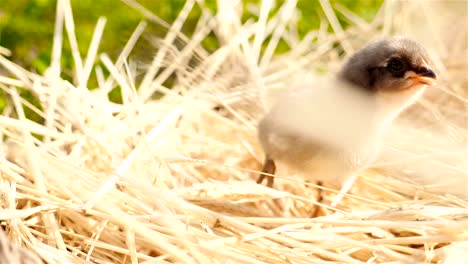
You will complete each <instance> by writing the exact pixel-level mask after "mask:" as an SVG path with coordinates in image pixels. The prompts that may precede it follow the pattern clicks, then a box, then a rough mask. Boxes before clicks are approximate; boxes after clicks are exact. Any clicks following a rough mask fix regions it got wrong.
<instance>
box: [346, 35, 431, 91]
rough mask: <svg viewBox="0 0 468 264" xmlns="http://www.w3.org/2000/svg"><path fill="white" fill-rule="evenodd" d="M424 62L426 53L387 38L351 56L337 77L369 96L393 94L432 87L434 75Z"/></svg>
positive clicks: (405, 40) (412, 43) (404, 41)
mask: <svg viewBox="0 0 468 264" xmlns="http://www.w3.org/2000/svg"><path fill="white" fill-rule="evenodd" d="M428 60H429V59H428V55H427V52H426V51H425V50H424V48H423V47H421V46H420V45H419V44H418V43H416V42H415V41H413V40H411V39H408V38H405V37H387V38H384V39H380V40H377V41H374V42H371V43H370V44H368V45H367V46H366V47H364V48H363V49H361V50H360V51H358V52H357V53H356V54H354V55H353V56H352V57H351V58H350V59H349V60H348V61H347V63H346V64H345V65H344V66H343V69H342V70H341V72H340V74H339V76H340V78H342V79H344V80H346V81H348V82H350V83H352V84H354V85H356V86H358V87H362V88H364V89H365V90H367V91H370V92H396V91H401V90H406V89H409V88H412V87H416V86H417V87H421V86H423V85H425V84H426V85H432V84H433V83H434V81H435V79H436V74H435V73H434V71H433V70H431V69H430V68H429V66H428V62H429V61H428Z"/></svg>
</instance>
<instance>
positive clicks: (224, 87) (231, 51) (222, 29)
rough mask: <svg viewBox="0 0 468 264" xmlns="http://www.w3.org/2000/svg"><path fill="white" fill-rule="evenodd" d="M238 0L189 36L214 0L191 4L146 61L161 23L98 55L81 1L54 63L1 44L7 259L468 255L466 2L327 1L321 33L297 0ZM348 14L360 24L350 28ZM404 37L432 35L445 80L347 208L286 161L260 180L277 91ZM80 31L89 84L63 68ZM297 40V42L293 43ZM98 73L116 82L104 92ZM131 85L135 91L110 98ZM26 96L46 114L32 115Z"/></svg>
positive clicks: (63, 24) (305, 259) (79, 62)
mask: <svg viewBox="0 0 468 264" xmlns="http://www.w3.org/2000/svg"><path fill="white" fill-rule="evenodd" d="M126 2H127V3H128V4H129V5H131V6H133V7H134V8H137V9H140V10H141V11H142V12H144V14H145V15H146V16H147V18H148V20H149V21H151V22H150V23H158V21H159V20H158V18H156V17H153V16H152V15H151V13H149V12H148V11H147V10H143V8H142V7H141V6H139V5H138V4H137V3H136V2H133V1H130V0H128V1H126ZM235 2H236V1H232V2H231V1H219V8H218V9H219V11H218V13H217V14H211V13H210V12H209V11H208V10H206V9H203V15H202V17H201V18H200V21H199V22H198V24H197V26H196V31H195V33H194V34H193V36H191V37H190V38H187V37H185V36H184V35H182V33H180V29H181V27H182V26H183V24H184V21H185V19H186V17H187V14H188V13H189V11H190V10H191V9H192V8H193V6H194V5H196V4H197V3H196V2H195V1H187V2H186V4H185V7H184V9H183V10H182V12H181V13H180V15H179V17H178V18H177V20H176V21H175V22H174V23H173V24H172V25H170V26H169V28H168V33H167V35H166V36H165V37H164V38H163V39H161V40H158V41H155V42H154V43H156V46H157V47H156V52H155V54H154V59H153V60H152V62H151V63H149V64H148V65H146V66H145V67H144V69H143V71H141V70H139V69H141V68H139V67H137V65H136V64H135V63H134V62H132V60H131V59H130V56H131V54H132V52H133V48H134V45H135V43H137V42H138V40H139V39H140V37H141V35H142V34H143V32H144V28H145V25H146V24H145V23H142V24H140V25H139V26H138V28H136V30H135V32H134V33H133V35H132V36H131V38H130V39H129V41H128V43H127V45H126V46H125V47H123V50H122V52H121V54H120V56H119V57H118V59H116V60H115V61H112V60H111V59H110V58H109V56H108V55H106V53H98V46H99V43H100V39H101V35H102V33H103V31H104V28H105V22H106V21H105V19H100V20H99V21H98V22H97V24H96V28H95V31H94V35H93V39H92V42H91V43H90V46H89V49H88V51H87V53H86V54H80V52H79V51H78V49H77V41H76V38H77V37H79V36H75V34H74V31H73V16H72V11H71V7H70V5H69V1H58V5H57V17H56V21H57V24H56V27H55V37H54V45H53V49H52V62H51V65H50V68H49V69H48V71H47V72H46V73H45V74H44V75H38V74H36V73H34V72H30V71H27V70H25V69H23V68H21V67H20V66H18V65H16V64H14V63H13V62H12V61H10V60H9V59H8V53H9V51H8V50H7V49H4V48H1V49H0V52H1V56H0V64H1V65H2V67H3V71H4V72H8V74H5V75H3V76H0V87H1V89H2V90H3V92H4V93H5V94H6V95H7V96H8V98H9V101H8V104H7V106H6V108H5V110H4V113H3V115H2V116H1V117H0V124H1V125H0V128H1V133H2V135H3V144H2V145H1V152H0V153H1V154H2V156H1V157H2V158H1V167H0V168H1V180H0V181H1V182H0V190H1V196H0V197H1V200H0V202H1V205H2V209H1V213H0V217H1V220H2V227H3V230H5V233H6V234H7V236H5V235H0V242H1V246H2V248H3V249H4V250H2V252H1V258H2V261H1V262H2V263H20V262H21V261H22V263H38V262H39V261H38V260H37V257H40V258H41V259H42V260H43V261H45V262H47V263H89V262H91V263H466V261H467V259H468V256H467V252H468V242H467V241H468V203H467V200H466V198H467V196H466V193H467V188H468V180H467V179H468V172H467V168H468V167H467V164H468V162H467V146H468V145H467V135H468V128H467V123H466V122H467V115H466V113H467V112H466V111H467V107H468V96H467V95H468V79H467V75H466V73H467V69H468V67H467V66H468V65H467V61H468V60H467V57H466V56H467V54H466V51H467V39H468V38H467V28H468V26H467V24H466V13H465V10H466V7H467V6H466V2H464V1H451V2H444V1H440V2H437V1H433V2H431V4H429V3H428V2H425V1H417V2H416V1H414V2H409V1H408V2H401V3H398V2H394V1H387V2H385V3H384V4H383V6H382V8H381V10H380V11H379V13H378V14H377V16H376V18H375V19H374V20H373V21H372V22H371V23H368V22H366V21H364V20H363V19H361V18H359V17H358V16H356V15H354V14H353V13H351V12H349V11H347V10H346V9H345V8H343V7H341V6H339V5H334V6H333V8H332V7H331V5H330V3H329V2H328V1H326V0H321V1H320V4H321V6H322V8H323V11H324V12H323V14H325V15H324V17H323V21H322V26H321V28H320V29H319V30H317V31H311V32H310V33H309V34H308V35H307V36H306V37H305V38H303V39H300V38H299V37H298V34H297V32H296V30H295V28H296V23H297V18H298V16H299V15H300V10H298V9H297V8H296V7H295V1H285V3H284V4H283V5H282V6H281V7H280V11H279V12H278V13H277V14H275V15H273V16H270V17H269V16H268V12H269V10H270V8H271V5H270V4H271V1H262V3H261V5H260V6H259V8H258V9H257V11H258V14H259V19H258V21H253V20H248V21H247V22H246V23H243V24H242V23H240V18H239V17H240V14H241V12H242V10H240V8H239V5H236V4H235ZM337 15H339V16H342V17H344V18H345V19H347V20H348V21H349V22H350V23H351V24H352V26H351V27H349V28H348V29H346V30H343V29H342V28H341V26H340V24H339V23H337V19H336V17H337ZM159 22H160V21H159ZM329 26H330V28H331V29H332V31H333V32H330V30H327V28H329ZM447 29H450V30H447ZM212 32H214V33H215V34H216V36H217V37H218V39H219V41H220V45H221V47H220V48H219V49H218V50H217V51H216V52H214V53H212V54H209V53H208V52H206V51H205V50H203V48H202V46H201V44H200V42H201V40H203V39H204V38H205V37H206V36H207V35H208V34H210V33H212ZM396 33H398V34H400V33H401V34H407V35H411V36H413V37H414V38H416V39H418V40H420V41H421V42H422V43H423V45H424V46H426V47H427V49H428V50H429V52H430V54H431V57H432V58H433V60H434V65H435V67H436V69H437V70H438V73H439V75H440V76H441V80H440V82H439V85H438V86H437V87H435V88H433V89H431V90H430V91H428V93H427V94H426V96H425V97H424V98H423V99H422V100H421V101H420V102H419V103H418V104H417V105H415V106H414V107H413V108H411V109H410V110H409V111H407V112H406V113H405V115H404V116H403V117H402V118H400V120H399V122H398V124H397V125H396V126H395V128H394V129H393V131H392V132H391V133H390V135H389V137H388V139H387V140H386V146H385V148H384V150H383V152H382V155H381V158H380V159H379V160H378V161H377V162H376V164H375V166H373V167H372V168H370V169H369V170H366V171H365V172H363V173H362V175H361V177H359V178H358V179H357V180H356V181H355V182H352V184H353V186H352V189H351V191H350V193H349V194H347V195H345V197H344V199H343V200H342V201H341V203H340V204H339V205H338V206H337V207H336V208H331V207H329V206H328V205H329V204H330V202H331V201H332V200H333V199H334V197H336V193H337V191H336V190H327V189H324V190H323V191H322V195H323V199H322V200H320V201H318V200H317V190H318V188H323V187H320V186H315V185H314V184H312V183H306V182H303V181H302V180H301V179H300V178H297V177H294V176H291V175H289V176H291V177H289V176H288V175H284V174H279V175H278V178H277V180H276V182H275V186H274V187H275V188H274V189H269V188H266V187H264V186H261V185H257V184H255V181H254V180H255V178H256V177H257V176H258V170H259V169H260V167H261V161H262V159H263V153H262V151H261V149H260V147H259V144H258V141H257V139H256V122H257V120H258V118H259V117H261V115H262V113H264V111H265V110H266V109H267V108H268V106H269V105H270V103H271V100H270V99H269V98H271V97H274V95H275V94H277V92H278V91H281V89H283V88H284V87H287V86H288V85H289V84H290V83H291V82H293V81H295V80H297V78H302V77H303V76H304V75H312V76H314V74H318V72H323V71H327V72H335V71H336V70H337V69H338V67H339V65H340V63H341V62H342V59H343V58H345V57H346V56H348V55H349V54H350V53H352V52H353V51H354V50H356V49H357V48H359V47H361V46H362V45H363V44H364V43H365V42H367V41H368V40H370V39H372V38H374V37H376V36H378V35H386V34H396ZM65 37H66V38H65ZM64 39H67V41H68V43H69V45H70V46H71V47H72V50H73V54H72V55H73V59H74V72H73V78H74V79H73V81H66V80H64V79H62V78H61V73H62V70H61V65H60V58H61V56H62V55H61V47H62V45H64V44H63V41H64ZM280 40H282V41H284V42H285V43H287V44H288V45H289V46H290V47H291V50H290V51H289V52H287V53H285V54H282V55H275V54H274V50H275V48H276V46H277V45H278V43H279V41H280ZM176 42H177V45H174V43H176ZM150 55H151V56H152V55H153V54H148V56H150ZM96 62H99V64H97V63H96ZM93 76H95V77H96V79H97V83H98V85H97V87H88V86H89V85H90V84H89V79H90V78H91V77H93ZM168 78H172V80H173V81H172V82H167V80H168ZM167 83H171V86H170V87H168V85H167ZM88 88H94V89H91V90H89V89H88ZM23 89H26V90H29V91H31V92H32V93H33V94H34V95H35V96H36V97H37V99H38V100H39V102H40V105H41V107H40V109H38V108H36V107H34V106H32V105H31V104H29V103H28V102H27V101H25V100H24V99H23V98H21V97H20V96H19V92H20V91H21V90H23ZM114 89H121V94H122V101H123V102H122V103H121V104H115V103H112V102H110V101H109V97H108V95H109V93H110V92H111V91H113V90H114ZM155 94H157V95H159V97H160V98H159V99H152V98H154V95H155ZM25 108H29V109H31V110H33V111H34V112H36V113H37V114H39V115H40V116H41V117H42V118H43V121H42V122H40V123H36V122H33V121H30V120H28V119H27V118H26V115H25V111H24V109H25ZM317 208H319V209H318V213H317ZM314 212H315V213H316V215H318V216H317V217H312V216H313V215H314ZM7 237H8V239H7ZM18 247H22V248H23V249H19V248H18ZM6 249H8V250H6ZM26 249H27V250H28V251H30V252H31V253H27V252H26V253H25V250H26ZM33 253H34V255H36V256H37V257H34V256H31V254H33ZM15 258H16V260H15ZM18 259H21V261H19V260H18Z"/></svg>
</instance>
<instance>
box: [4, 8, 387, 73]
mask: <svg viewBox="0 0 468 264" xmlns="http://www.w3.org/2000/svg"><path fill="white" fill-rule="evenodd" d="M226 1H229V0H226ZM138 2H139V3H140V4H142V5H143V6H145V7H146V8H147V9H149V10H151V11H152V12H153V13H154V14H156V15H158V16H159V17H160V18H162V19H163V20H165V21H167V22H168V23H171V22H172V21H174V20H175V18H176V17H177V14H178V13H179V11H180V10H181V8H182V7H183V5H184V3H185V1H183V0H140V1H138ZM259 2H260V1H258V0H257V1H254V0H248V1H246V0H244V1H243V3H244V11H245V12H244V15H243V19H244V20H246V19H248V18H255V15H254V14H252V13H249V12H248V11H246V10H248V9H247V8H245V6H247V5H248V4H249V5H252V4H258V3H259ZM282 2H284V1H276V4H275V9H274V10H273V11H272V13H274V12H276V11H277V8H278V7H279V6H280V5H281V4H282ZM382 2H383V0H364V1H362V0H361V1H354V0H334V1H331V3H332V5H333V4H341V5H342V6H345V7H347V8H348V9H350V10H351V11H353V12H355V13H356V14H358V15H360V16H361V17H363V18H364V19H366V20H368V21H370V20H371V19H372V17H373V16H374V15H375V13H376V12H377V10H378V9H379V7H380V5H381V4H382ZM1 3H2V4H0V45H1V46H3V47H6V48H8V49H10V50H11V51H12V59H13V61H15V62H17V63H20V64H21V65H23V66H24V67H26V68H27V69H28V70H33V69H34V70H35V71H38V72H39V73H42V72H43V71H44V70H45V69H46V68H47V66H48V65H49V63H50V53H51V49H52V37H53V31H54V20H55V7H56V1H55V0H2V1H1ZM71 5H72V8H73V14H74V20H75V25H76V35H77V38H78V46H79V48H80V50H81V52H82V54H85V51H86V50H87V48H88V45H89V42H90V40H91V37H92V34H93V30H94V26H95V24H96V22H97V19H98V18H99V17H100V16H104V17H106V18H107V20H108V21H107V24H106V29H105V31H104V36H103V41H101V44H100V51H105V52H109V53H110V54H111V55H112V54H113V53H117V52H118V51H119V50H120V49H121V48H122V46H123V45H124V43H125V41H126V40H127V39H128V37H129V36H130V34H131V33H132V31H133V30H134V29H135V27H136V25H137V24H138V22H139V21H141V20H142V19H144V18H143V16H142V15H141V14H140V13H139V12H138V11H136V10H134V9H132V8H129V7H128V6H127V5H126V4H125V3H123V2H121V1H118V0H100V1H93V0H71ZM205 5H206V7H208V8H209V9H210V10H211V11H213V12H214V11H215V10H216V0H207V1H205ZM298 8H299V10H300V11H301V13H302V16H301V19H300V20H299V25H298V31H299V33H300V34H305V33H306V32H308V31H310V30H311V29H316V28H317V27H318V26H319V22H320V16H323V11H322V8H321V6H320V4H319V2H318V0H299V1H298ZM200 14H201V9H200V8H199V7H196V8H195V9H194V10H193V11H192V13H191V14H190V16H189V19H188V20H189V21H188V23H186V25H187V26H186V27H185V28H184V31H185V32H186V33H187V34H188V35H190V33H191V31H192V30H193V26H194V25H195V24H196V23H195V22H196V20H197V18H198V17H199V16H200ZM339 19H340V22H341V23H342V24H343V26H344V27H346V25H347V21H346V20H345V19H344V18H342V17H339ZM153 31H154V34H155V35H164V33H165V31H164V29H162V28H160V29H159V30H158V28H157V27H156V28H154V29H153ZM203 44H204V46H205V48H207V49H208V50H213V49H215V48H216V47H217V43H216V40H215V39H214V38H209V39H207V40H206V41H204V43H203ZM63 48H64V55H65V56H64V61H63V63H64V66H65V68H67V67H71V66H72V63H71V56H69V55H70V52H69V50H70V48H69V46H68V45H67V44H65V45H64V47H63ZM67 55H68V56H67ZM67 58H68V59H67Z"/></svg>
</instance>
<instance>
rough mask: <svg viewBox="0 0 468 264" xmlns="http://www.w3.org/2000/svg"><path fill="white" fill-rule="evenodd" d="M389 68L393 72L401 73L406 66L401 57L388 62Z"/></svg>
mask: <svg viewBox="0 0 468 264" xmlns="http://www.w3.org/2000/svg"><path fill="white" fill-rule="evenodd" d="M387 68H388V69H389V70H390V71H391V72H392V73H401V72H402V71H403V70H404V68H405V64H404V63H403V62H402V61H401V60H400V59H391V60H390V61H389V62H388V64H387Z"/></svg>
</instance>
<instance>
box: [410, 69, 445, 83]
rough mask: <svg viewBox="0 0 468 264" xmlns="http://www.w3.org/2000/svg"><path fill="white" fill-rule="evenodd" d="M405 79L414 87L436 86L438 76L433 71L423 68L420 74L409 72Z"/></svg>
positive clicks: (419, 71)
mask: <svg viewBox="0 0 468 264" xmlns="http://www.w3.org/2000/svg"><path fill="white" fill-rule="evenodd" d="M405 79H406V80H410V81H411V82H412V83H413V85H417V84H425V85H434V84H435V82H436V79H437V75H436V74H435V73H434V71H433V70H431V69H429V68H426V67H422V68H421V69H420V70H418V72H414V71H408V72H407V73H406V74H405ZM413 85H411V86H413Z"/></svg>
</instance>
